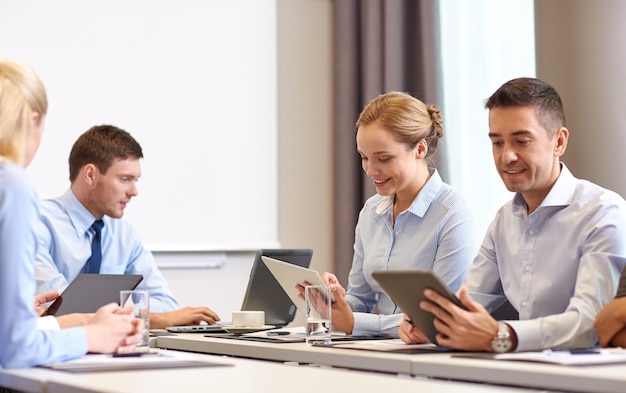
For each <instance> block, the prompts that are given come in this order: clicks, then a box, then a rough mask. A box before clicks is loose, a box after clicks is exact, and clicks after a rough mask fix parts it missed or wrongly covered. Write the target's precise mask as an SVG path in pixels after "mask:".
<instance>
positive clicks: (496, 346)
mask: <svg viewBox="0 0 626 393" xmlns="http://www.w3.org/2000/svg"><path fill="white" fill-rule="evenodd" d="M491 347H492V348H493V351H494V352H498V353H504V352H508V351H509V350H510V349H511V341H510V340H509V339H507V338H500V337H499V338H495V339H494V340H493V341H492V342H491Z"/></svg>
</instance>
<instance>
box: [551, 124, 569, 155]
mask: <svg viewBox="0 0 626 393" xmlns="http://www.w3.org/2000/svg"><path fill="white" fill-rule="evenodd" d="M568 139H569V130H568V129H567V128H565V127H561V128H559V129H558V130H557V131H556V134H555V136H554V156H555V157H560V156H562V155H563V153H565V149H566V148H567V141H568Z"/></svg>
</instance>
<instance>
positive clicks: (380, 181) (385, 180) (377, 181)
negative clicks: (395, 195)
mask: <svg viewBox="0 0 626 393" xmlns="http://www.w3.org/2000/svg"><path fill="white" fill-rule="evenodd" d="M372 180H373V181H374V185H375V186H376V187H381V186H383V185H385V184H386V183H387V182H388V181H389V179H383V180H377V179H372Z"/></svg>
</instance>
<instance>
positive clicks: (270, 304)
mask: <svg viewBox="0 0 626 393" xmlns="http://www.w3.org/2000/svg"><path fill="white" fill-rule="evenodd" d="M261 257H270V258H273V259H279V260H281V261H285V262H287V263H289V264H292V265H295V266H299V267H302V268H308V267H309V265H310V264H311V258H312V257H313V250H312V249H308V248H296V249H261V250H259V251H258V252H257V253H256V257H255V259H254V263H253V265H252V269H251V270H250V278H249V279H248V287H247V288H246V294H245V295H244V298H243V303H242V305H241V310H242V311H265V324H266V325H272V326H275V327H277V328H279V327H284V326H286V325H287V324H289V323H290V322H291V321H293V319H294V318H295V316H296V310H297V307H296V305H295V304H294V302H293V301H292V299H291V298H290V296H289V295H287V293H285V291H284V290H283V288H282V286H281V285H280V283H279V282H278V281H277V280H276V278H274V275H273V274H272V273H271V272H270V271H269V269H268V268H267V266H266V265H265V263H263V261H262V259H261ZM228 325H230V322H224V321H220V324H219V325H192V326H170V327H168V328H167V330H168V331H170V332H174V333H225V332H226V330H225V329H224V328H223V327H224V326H228Z"/></svg>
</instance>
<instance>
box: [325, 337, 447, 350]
mask: <svg viewBox="0 0 626 393" xmlns="http://www.w3.org/2000/svg"><path fill="white" fill-rule="evenodd" d="M332 346H333V347H334V348H344V349H362V350H367V351H379V352H397V353H432V352H450V351H453V350H452V349H450V348H446V347H441V346H438V345H435V344H405V343H404V342H403V341H402V340H400V339H392V340H389V339H387V340H366V341H350V342H342V343H337V344H332Z"/></svg>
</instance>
